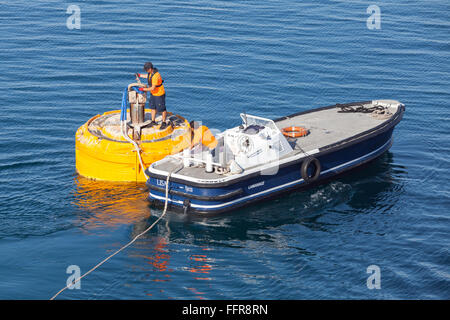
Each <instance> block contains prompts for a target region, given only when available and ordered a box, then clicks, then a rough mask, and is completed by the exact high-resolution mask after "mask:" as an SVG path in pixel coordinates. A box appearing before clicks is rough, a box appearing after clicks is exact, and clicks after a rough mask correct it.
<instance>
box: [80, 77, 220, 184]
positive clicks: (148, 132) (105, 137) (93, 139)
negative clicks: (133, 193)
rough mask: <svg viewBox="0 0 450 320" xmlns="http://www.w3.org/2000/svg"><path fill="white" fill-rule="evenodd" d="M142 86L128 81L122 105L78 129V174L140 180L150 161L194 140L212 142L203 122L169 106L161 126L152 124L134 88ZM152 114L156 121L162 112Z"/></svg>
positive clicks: (99, 177) (189, 144) (210, 145)
mask: <svg viewBox="0 0 450 320" xmlns="http://www.w3.org/2000/svg"><path fill="white" fill-rule="evenodd" d="M141 86H143V85H142V84H141V83H132V84H129V85H128V87H127V88H126V89H125V91H124V94H123V98H122V109H121V110H115V111H108V112H105V113H104V114H102V115H96V116H95V117H92V118H91V119H89V120H88V121H87V122H86V123H85V124H84V125H82V126H81V127H80V128H79V129H78V130H77V132H76V135H75V158H76V168H77V172H78V173H79V174H80V175H82V176H84V177H86V178H90V179H94V180H103V181H120V182H145V181H146V175H145V173H144V170H145V168H148V166H149V165H150V164H152V163H153V162H155V161H158V160H161V159H162V158H164V157H165V156H167V155H171V154H176V153H179V152H181V151H183V150H184V149H186V148H191V147H192V146H193V145H195V144H197V143H203V144H204V145H205V146H207V147H209V148H211V149H212V148H214V147H215V146H216V144H217V142H216V141H215V138H214V136H213V135H212V134H211V132H210V131H209V129H208V128H207V127H205V126H198V125H196V123H195V122H194V121H193V122H192V127H191V124H190V123H189V122H188V121H187V120H186V119H185V118H183V117H182V116H179V115H174V114H172V113H170V112H168V113H167V119H166V121H167V120H168V123H169V125H167V126H166V127H165V128H163V129H161V125H153V126H151V125H150V122H151V119H150V114H151V110H146V109H144V106H145V102H146V100H147V98H146V94H145V93H142V92H140V91H139V90H138V89H139V87H141ZM128 107H129V109H130V110H128ZM126 119H130V121H129V122H127V120H126ZM155 120H156V122H158V123H161V120H162V117H161V116H158V117H156V119H155Z"/></svg>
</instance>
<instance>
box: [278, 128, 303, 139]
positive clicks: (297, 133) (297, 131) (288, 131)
mask: <svg viewBox="0 0 450 320" xmlns="http://www.w3.org/2000/svg"><path fill="white" fill-rule="evenodd" d="M281 132H282V133H283V135H284V136H285V137H289V138H299V137H304V136H306V135H307V134H308V133H309V131H308V129H306V128H304V127H294V126H291V127H286V128H283V130H281Z"/></svg>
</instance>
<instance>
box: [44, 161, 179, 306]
mask: <svg viewBox="0 0 450 320" xmlns="http://www.w3.org/2000/svg"><path fill="white" fill-rule="evenodd" d="M177 168H178V167H176V168H175V169H173V170H172V171H170V172H169V174H168V175H167V179H166V200H165V203H164V210H163V213H162V215H161V216H160V217H159V218H158V219H157V220H156V221H155V222H153V223H152V225H151V226H150V227H148V228H147V229H145V230H144V231H143V232H141V233H140V234H138V235H137V236H136V237H134V239H133V240H131V241H130V242H128V243H127V244H126V245H124V246H123V247H121V248H120V249H119V250H117V251H116V252H114V253H113V254H111V255H110V256H108V257H107V258H105V259H103V260H102V261H101V262H99V263H98V264H97V265H95V266H94V267H93V268H91V269H90V270H89V271H88V272H86V273H85V274H83V275H82V276H81V277H79V278H78V279H76V280H75V281H73V282H72V283H71V285H75V284H76V283H77V282H79V281H80V280H81V279H83V278H84V277H86V276H87V275H88V274H90V273H91V272H92V271H94V270H95V269H97V268H98V267H100V266H101V265H102V264H104V263H105V262H106V261H108V260H109V259H111V258H112V257H114V256H115V255H116V254H118V253H119V252H121V251H122V250H124V249H126V248H127V247H129V246H130V245H131V244H133V243H134V242H135V241H136V240H137V239H138V238H139V237H141V236H142V235H144V234H145V233H147V232H149V231H150V230H151V229H152V228H153V227H154V226H155V225H156V224H157V223H158V222H159V221H160V220H161V219H162V218H163V217H164V216H165V215H166V213H167V204H168V203H169V179H170V176H171V175H172V173H173V172H174V171H175V170H176V169H177ZM68 287H69V285H66V286H65V287H64V288H62V289H61V290H59V291H58V292H57V293H56V294H55V295H54V296H53V297H51V298H50V300H54V299H55V298H56V297H57V296H58V295H59V294H60V293H61V292H63V291H64V290H66V289H67V288H68Z"/></svg>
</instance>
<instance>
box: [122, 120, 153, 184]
mask: <svg viewBox="0 0 450 320" xmlns="http://www.w3.org/2000/svg"><path fill="white" fill-rule="evenodd" d="M120 122H121V124H120V126H121V131H122V136H123V137H124V138H125V140H127V141H128V142H130V143H131V144H133V146H134V149H135V150H136V153H137V155H138V158H139V163H140V164H141V168H142V173H143V174H144V176H145V179H146V180H148V178H149V177H148V175H147V174H146V173H145V166H144V162H143V161H142V156H141V151H142V150H141V148H139V146H138V144H137V143H136V141H134V140H133V139H131V138H130V137H129V136H128V134H127V133H126V120H122V121H120Z"/></svg>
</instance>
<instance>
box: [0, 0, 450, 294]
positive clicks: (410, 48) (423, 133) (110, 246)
mask: <svg viewBox="0 0 450 320" xmlns="http://www.w3.org/2000/svg"><path fill="white" fill-rule="evenodd" d="M73 4H74V5H78V6H79V8H80V10H81V16H80V17H81V29H72V30H71V29H69V28H68V27H67V24H66V21H67V19H68V18H69V17H70V15H71V14H70V13H67V12H66V10H67V8H68V7H69V5H73ZM370 5H377V6H378V7H379V9H380V12H381V14H380V19H381V20H380V21H381V25H380V26H381V29H369V28H368V27H367V19H368V18H369V17H370V15H371V13H367V8H368V7H369V6H370ZM449 34H450V3H449V2H448V1H438V0H430V1H426V2H425V1H417V0H412V1H393V0H389V1H388V0H386V1H384V0H379V1H376V2H373V1H356V0H355V1H347V0H346V1H326V0H320V1H294V0H290V1H289V0H278V1H275V0H267V1H254V0H250V1H247V0H246V1H214V0H208V1H206V0H199V1H178V0H172V1H139V2H133V1H127V0H125V1H120V2H119V1H82V0H74V1H70V2H69V1H61V0H55V1H34V2H30V1H23V0H18V1H0V61H1V64H0V101H1V112H0V151H1V152H0V186H1V192H0V299H48V298H50V297H51V296H53V295H54V294H55V293H56V292H57V291H58V290H59V289H61V288H62V287H64V286H65V285H66V279H67V278H68V277H69V276H70V274H67V273H66V270H67V267H68V266H70V265H77V266H79V267H80V269H81V272H82V273H83V272H86V271H87V270H89V268H91V267H92V266H94V265H95V264H96V263H97V262H99V261H100V260H101V259H103V258H105V257H106V256H107V255H108V254H111V253H112V252H114V250H116V249H118V248H120V246H121V245H123V244H125V243H127V242H128V241H129V240H131V239H132V238H133V237H134V236H135V235H137V234H138V233H139V232H141V231H143V230H144V229H145V228H146V227H147V226H149V225H150V224H151V223H152V222H153V221H155V216H157V215H158V213H160V211H158V210H156V209H152V208H150V207H149V206H148V203H147V200H146V197H147V190H146V187H145V185H143V184H114V183H101V182H93V181H90V180H87V179H84V178H82V177H79V176H77V174H76V172H75V152H74V149H75V139H74V136H75V132H76V130H77V128H78V127H79V126H81V125H82V124H83V123H84V122H86V121H87V120H88V119H89V118H90V117H92V116H93V115H96V114H99V113H103V112H105V111H108V110H112V109H118V108H119V107H120V102H121V94H122V91H123V88H124V87H125V86H126V85H127V84H128V83H130V82H132V81H133V80H134V77H133V74H134V73H135V72H141V71H142V66H143V63H144V62H146V61H152V62H153V63H154V64H155V65H156V66H157V67H158V68H159V69H160V71H161V73H162V75H163V77H164V79H165V83H164V84H165V87H166V91H167V105H168V109H169V111H173V112H176V113H179V114H182V115H184V116H186V117H187V118H188V119H189V120H193V119H195V120H202V121H203V123H204V124H206V125H208V126H209V127H211V128H216V129H220V130H223V129H225V128H228V127H231V126H234V125H237V124H238V123H239V116H238V114H239V113H240V112H243V111H245V112H247V113H250V114H256V115H260V116H265V117H270V118H275V117H279V116H281V115H288V114H292V113H294V112H298V111H301V110H307V109H310V108H314V107H320V106H326V105H332V104H335V103H345V102H351V101H361V100H371V99H381V98H386V99H397V100H399V101H401V102H403V103H404V104H405V105H406V113H405V116H404V118H403V120H402V122H401V123H400V124H399V125H398V126H397V128H396V130H395V132H394V145H393V147H392V148H391V149H390V151H389V152H388V153H386V154H385V155H383V156H382V157H381V158H379V159H378V160H376V161H375V162H374V163H372V164H371V165H369V166H368V167H366V168H364V169H362V170H359V171H356V172H354V173H351V174H349V175H346V176H344V177H342V178H339V179H337V180H335V181H333V182H331V183H329V184H325V185H322V186H319V187H316V188H314V189H311V190H309V191H306V192H296V193H291V194H289V195H285V196H283V197H281V198H279V199H277V200H273V201H270V202H264V203H260V204H257V205H253V206H250V207H247V208H245V209H241V210H237V211H235V212H232V213H230V214H226V215H224V216H219V217H211V218H192V219H181V218H180V217H179V216H177V215H176V214H169V215H168V218H167V219H164V220H163V221H162V222H160V223H159V224H158V225H157V227H155V229H153V230H152V231H151V232H150V233H149V234H146V235H145V236H144V237H143V238H141V239H139V240H138V241H137V242H136V243H135V244H134V245H133V246H131V247H130V248H128V249H126V250H125V251H123V252H121V253H120V254H118V255H117V256H115V257H114V258H113V259H111V260H110V261H109V262H107V263H106V264H104V265H103V266H101V267H100V268H99V269H97V270H96V271H95V272H94V273H92V274H90V275H88V276H87V277H86V278H84V279H82V281H81V289H79V290H76V289H74V290H66V291H64V292H63V293H62V294H61V295H60V296H58V299H449V298H450V268H449V266H450V255H449V244H450V239H449V231H450V228H449V227H450V214H449V212H450V190H449V178H448V177H449V174H450V159H449V154H450V142H449V141H450V139H449V132H450V125H449V112H448V106H447V102H448V101H449V98H450V94H449V92H450V91H449V90H450V73H449V71H450V64H449V59H450V42H449ZM370 265H376V266H378V267H379V268H380V273H381V288H380V289H372V290H370V289H368V287H367V278H368V277H369V276H370V274H368V273H367V268H368V267H369V266H370Z"/></svg>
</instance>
